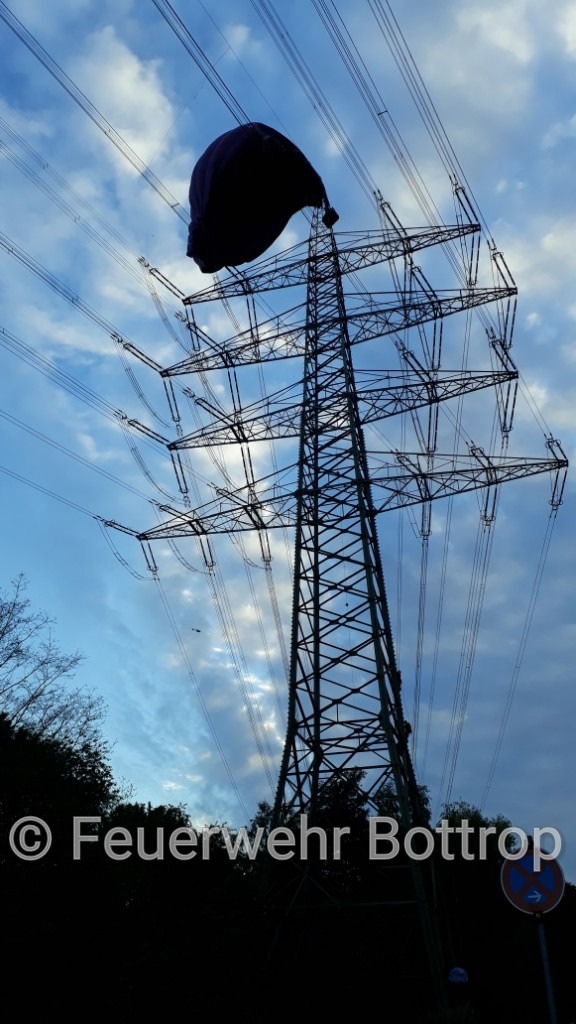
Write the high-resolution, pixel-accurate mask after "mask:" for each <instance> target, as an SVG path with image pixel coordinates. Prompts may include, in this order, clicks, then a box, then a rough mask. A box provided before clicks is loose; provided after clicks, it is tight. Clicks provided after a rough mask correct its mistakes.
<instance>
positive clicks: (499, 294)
mask: <svg viewBox="0 0 576 1024" xmlns="http://www.w3.org/2000/svg"><path fill="white" fill-rule="evenodd" d="M454 194H455V199H456V206H457V213H458V216H457V222H456V223H455V224H454V225H448V226H445V225H443V226H436V227H430V228H418V229H405V228H404V227H403V226H402V225H401V224H400V222H399V221H398V220H397V218H396V217H395V216H394V214H393V213H392V211H391V209H390V207H389V206H388V204H386V203H384V202H383V201H382V199H381V197H378V198H379V206H380V212H381V215H382V220H383V227H382V229H381V230H379V231H370V232H364V233H362V232H349V233H347V234H346V235H344V236H341V238H342V241H341V240H340V237H339V236H338V235H335V233H334V231H333V230H332V228H329V227H326V226H324V224H323V223H322V221H321V220H320V215H319V213H318V212H315V213H314V214H313V216H312V222H311V230H310V237H309V242H308V246H307V249H303V247H302V246H296V247H295V248H294V249H293V250H288V251H287V252H286V253H282V254H280V255H279V256H276V257H271V258H268V259H264V260H262V261H261V262H259V263H256V264H254V265H253V266H252V267H251V268H250V270H249V271H248V272H247V273H239V272H238V271H234V272H232V273H230V274H229V275H228V277H226V278H225V279H224V280H222V281H216V282H215V283H214V284H213V286H211V287H209V288H207V289H205V290H203V291H201V292H197V293H195V294H194V295H192V296H190V297H189V298H184V300H183V301H184V308H185V312H186V322H187V326H188V329H189V331H190V335H191V342H192V351H191V354H190V355H189V356H188V357H187V358H186V359H184V360H183V361H182V362H180V363H177V364H175V365H173V366H170V367H168V368H165V369H163V368H162V367H161V366H160V365H159V364H157V363H155V362H154V361H153V360H152V359H151V358H150V357H149V356H147V355H145V354H144V353H141V352H139V351H138V350H137V349H136V348H135V347H134V346H133V345H132V344H128V343H125V347H126V348H127V349H129V351H130V352H131V354H132V355H134V356H137V357H139V358H141V359H142V360H143V361H144V362H145V363H146V365H148V366H150V367H152V368H153V369H155V370H157V371H158V372H159V374H160V376H161V377H162V380H163V383H164V387H165V389H166V394H167V399H168V404H169V407H170V411H171V414H172V417H173V419H174V422H175V424H176V428H177V433H178V437H177V438H176V439H175V440H172V441H170V440H169V439H167V438H164V437H161V436H160V435H158V434H156V433H154V432H153V431H151V430H150V428H148V427H145V426H142V425H141V424H139V423H137V422H136V421H134V420H131V421H130V423H129V425H130V427H132V428H134V429H139V430H141V431H143V432H144V433H145V434H146V436H147V437H148V438H154V439H155V440H157V441H158V442H159V443H160V444H162V445H164V446H165V447H166V448H167V450H168V451H169V453H170V455H171V458H172V461H173V465H174V469H175V473H176V477H177V480H178V484H179V487H180V490H181V492H182V496H183V504H184V506H185V507H184V508H183V509H181V510H177V509H174V508H172V507H170V506H166V505H164V506H161V508H162V509H163V511H164V513H165V514H166V515H167V516H168V518H167V519H166V520H165V521H164V522H163V523H162V524H161V525H159V526H155V527H153V528H152V529H149V530H146V531H144V532H140V533H138V532H137V531H135V530H132V529H126V532H128V533H131V534H133V535H134V536H137V537H138V539H139V540H140V541H141V543H142V544H143V545H144V547H145V551H146V552H147V556H148V561H149V564H150V565H151V566H152V567H153V564H154V562H153V554H152V550H151V548H150V542H153V541H154V540H156V539H161V538H162V539H164V538H169V539H176V538H182V537H194V538H196V539H197V540H198V541H199V542H200V544H201V547H202V551H203V554H204V558H205V561H206V564H207V566H208V568H211V567H212V564H213V563H212V554H211V549H210V536H211V535H212V534H233V533H235V532H242V531H257V533H258V536H259V538H260V547H261V551H262V556H263V560H264V562H265V563H268V564H269V562H270V549H269V545H268V540H267V537H268V531H269V530H271V529H274V528H275V527H280V526H287V527H293V528H295V569H294V572H295V579H294V590H293V602H292V636H291V652H290V678H289V696H288V727H287V736H286V743H285V747H284V755H283V758H282V764H281V769H280V777H279V783H278V790H277V798H276V806H275V816H276V820H278V821H279V820H280V819H282V818H284V819H286V818H287V817H291V816H293V815H297V814H299V813H305V814H308V815H312V816H314V813H315V809H316V806H317V803H318V799H319V796H320V794H321V792H322V788H323V787H324V786H325V785H326V784H327V783H328V782H330V781H331V780H332V779H333V778H334V777H335V776H337V775H338V774H339V773H342V772H343V771H345V770H347V769H349V768H359V769H361V770H362V771H363V772H364V780H365V797H366V802H367V804H368V805H370V804H372V806H377V800H376V796H377V794H378V791H379V790H380V789H381V788H382V787H383V786H384V785H386V784H391V785H392V786H393V787H394V790H395V791H396V794H397V798H398V803H399V807H400V812H401V816H402V818H403V821H404V824H405V825H406V827H409V826H410V824H414V823H418V821H419V820H420V808H419V797H418V789H417V786H416V782H415V778H414V771H413V767H412V763H411V758H410V755H409V751H408V744H407V737H406V731H405V721H404V714H403V708H402V693H401V679H400V674H399V671H398V668H397V666H396V660H395V654H394V643H393V638H392V631H391V628H390V620H389V614H388V606H387V600H386V591H385V585H384V574H383V569H382V565H381V559H380V552H379V546H378V536H377V532H376V517H377V515H378V514H379V513H380V512H382V511H385V510H388V509H391V508H404V507H407V506H411V505H420V506H422V509H423V511H422V526H421V531H422V535H423V536H424V535H426V533H427V532H429V519H430V504H431V502H432V501H433V500H434V499H436V498H439V497H444V496H451V495H455V494H458V493H463V492H466V491H471V490H478V489H483V490H484V494H485V498H484V511H483V512H482V516H483V518H484V520H485V521H486V522H489V521H490V518H491V516H492V509H493V506H494V500H495V493H496V490H497V488H498V486H499V484H500V483H503V482H506V481H509V480H513V479H519V478H523V477H527V476H532V475H534V474H540V473H544V472H551V473H552V476H553V480H554V484H553V493H552V499H551V504H553V505H554V504H556V505H557V504H559V503H560V501H561V496H562V486H563V482H562V481H563V476H562V473H564V476H565V469H566V466H567V462H566V459H565V457H564V454H563V452H562V449H561V448H560V446H559V444H558V442H557V441H554V440H552V439H549V440H548V441H547V447H548V456H547V457H546V458H540V459H532V458H513V457H511V456H509V455H508V454H500V455H490V454H488V453H486V452H485V450H484V449H483V448H482V447H479V446H475V445H469V447H468V451H467V453H466V454H465V455H463V454H460V453H455V452H453V453H451V454H447V455H442V454H440V453H439V452H438V450H437V430H438V409H439V405H440V403H442V402H446V401H449V400H450V399H459V398H460V397H462V396H464V395H466V394H470V393H471V392H474V391H479V390H482V389H487V388H490V389H493V390H494V391H495V393H496V404H497V409H498V418H499V423H500V431H501V434H502V437H503V438H504V440H505V443H506V445H507V439H508V435H509V433H510V430H511V427H512V416H513V411H514V406H515V400H516V388H517V378H518V373H517V370H516V368H515V366H514V363H513V361H512V359H511V355H510V346H511V339H512V329H513V323H514V308H515V297H516V287H515V284H514V282H513V280H512V278H511V277H510V274H509V271H508V269H507V267H506V264H505V263H504V261H503V259H502V257H501V255H500V253H498V252H497V251H495V250H492V251H491V261H492V269H493V277H494V284H493V286H492V287H479V285H478V283H477V269H478V255H479V249H478V244H477V241H478V236H479V232H480V227H479V224H477V223H476V222H474V220H473V218H472V216H471V208H470V206H469V204H468V202H467V199H466V197H465V194H464V192H463V190H462V189H461V188H460V187H459V186H457V185H456V184H455V187H454ZM454 242H456V243H457V244H458V245H459V247H460V249H461V251H463V252H467V263H466V265H465V279H464V286H463V287H459V288H455V289H452V290H447V289H446V290H443V291H441V292H438V291H435V290H434V289H433V288H432V287H431V285H430V284H429V283H428V281H427V280H426V278H425V277H424V275H423V274H422V273H421V271H420V270H419V269H418V268H417V267H416V266H415V263H414V256H415V254H416V253H418V252H419V251H421V250H424V249H427V248H428V247H430V246H444V247H447V246H449V245H451V244H452V243H454ZM395 260H401V261H403V265H404V279H403V282H402V283H400V282H399V280H398V275H396V277H397V287H396V290H395V291H393V292H370V291H367V290H365V289H362V288H360V289H358V288H357V289H356V290H355V291H352V292H351V293H348V294H346V295H345V294H344V289H343V281H344V280H346V279H347V277H348V276H349V275H355V274H357V272H358V271H361V270H363V269H365V268H370V267H377V266H378V265H381V264H385V263H391V262H392V261H395ZM151 274H152V275H154V276H156V277H157V279H159V280H160V281H161V282H162V283H163V284H165V285H168V286H170V283H169V282H167V281H166V279H165V278H164V277H163V275H161V274H159V273H158V272H156V271H154V270H152V271H151ZM302 285H305V287H306V299H305V302H304V303H303V304H302V305H301V306H296V307H294V308H293V309H292V310H290V311H289V313H290V316H289V317H285V316H284V315H280V316H272V317H271V318H270V319H268V320H265V321H264V322H259V320H258V314H257V310H256V305H255V301H254V300H255V297H256V296H259V295H260V296H262V295H264V294H265V293H266V292H269V291H277V290H279V289H283V288H290V287H294V286H302ZM170 287H171V288H172V290H173V292H177V289H175V288H174V287H173V286H170ZM237 297H243V298H244V299H245V300H246V303H247V306H248V319H249V327H248V328H246V329H244V330H241V329H239V330H238V333H237V334H236V335H235V336H234V337H232V338H230V339H229V340H228V341H227V342H225V343H221V342H217V341H215V340H214V339H212V338H211V337H210V336H209V335H208V334H207V333H206V331H204V330H201V329H200V328H199V327H198V326H197V322H196V317H195V314H194V310H195V309H198V308H200V307H201V304H203V303H206V302H214V301H217V302H220V303H224V304H225V305H227V306H228V308H229V305H228V304H229V301H230V299H233V298H237ZM487 304H492V305H495V306H496V318H495V322H496V324H497V331H495V330H494V328H493V327H490V326H488V327H487V328H486V333H487V340H488V345H489V348H490V351H491V357H492V363H493V367H494V368H493V369H491V370H479V371H470V370H465V371H449V372H447V371H445V370H444V369H443V368H442V366H441V336H442V325H443V323H444V321H445V319H446V318H447V317H449V316H452V315H454V314H459V313H462V312H464V311H466V310H470V309H472V308H474V307H481V306H485V305H487ZM294 310H295V311H296V312H294ZM295 317H296V319H295ZM427 324H431V325H432V329H433V336H432V343H431V345H430V346H429V349H428V354H427V357H426V359H425V360H424V361H422V359H419V358H417V357H416V355H415V354H414V353H413V352H411V351H410V350H409V349H408V348H407V347H406V345H405V344H403V343H399V342H398V341H397V339H398V338H399V337H400V336H401V334H402V333H403V332H405V331H406V330H409V329H411V328H416V329H418V330H422V329H423V325H427ZM238 327H239V325H238ZM385 336H393V337H394V338H395V339H396V344H397V348H398V349H399V351H400V354H401V358H402V362H403V369H402V371H401V372H397V373H396V375H394V374H393V373H391V372H390V371H388V370H385V371H383V372H382V373H381V374H376V375H375V376H372V377H370V378H368V383H367V382H366V380H367V379H366V377H365V375H364V377H363V382H362V383H361V384H360V385H359V384H358V383H357V375H356V376H355V370H354V366H353V359H352V350H353V347H354V346H357V345H359V344H361V343H363V342H366V341H370V340H373V339H381V338H384V337H385ZM119 340H120V341H121V340H122V339H119ZM295 357H299V358H300V359H302V360H303V363H304V372H303V377H302V380H301V381H300V382H299V384H300V386H301V392H298V391H297V390H295V391H294V392H293V397H289V394H290V393H289V392H287V390H286V389H285V388H284V389H282V391H281V392H278V393H276V394H272V395H268V396H266V397H265V398H263V399H262V400H261V401H260V402H256V403H252V404H251V405H250V407H249V411H246V410H245V409H243V408H242V404H241V399H240V394H239V390H238V382H237V380H236V378H235V373H236V368H237V367H240V366H247V365H253V366H254V365H257V364H262V365H264V364H270V363H273V362H274V361H277V360H286V359H291V358H295ZM217 369H220V370H222V369H224V370H226V372H227V374H228V378H229V381H230V382H231V394H232V398H233V409H232V411H231V412H230V413H226V412H224V411H223V409H222V407H218V406H216V405H214V403H213V402H209V401H207V400H206V399H203V398H201V397H196V399H195V400H196V402H197V404H198V406H200V407H201V408H202V409H203V410H204V411H205V412H208V414H209V416H210V418H211V423H210V424H209V425H208V426H206V427H203V428H200V429H198V430H196V431H195V432H194V433H191V434H188V435H183V432H182V428H181V419H180V414H179V412H178V403H177V396H176V390H175V388H174V385H173V380H174V378H178V377H180V376H185V375H190V374H194V373H200V374H203V373H206V372H207V371H210V370H217ZM287 396H288V397H287ZM418 409H424V410H426V413H427V429H426V430H424V431H422V430H421V445H420V450H419V451H417V452H412V453H407V452H404V451H400V450H396V451H394V452H388V453H383V455H382V456H381V457H380V459H379V460H378V458H377V459H376V463H375V464H376V468H374V459H373V465H372V470H371V471H370V469H369V465H368V460H367V452H366V447H365V441H364V433H363V429H364V427H365V426H366V424H372V423H374V422H378V421H380V420H383V419H385V418H387V417H390V416H395V415H397V414H399V413H403V412H409V413H414V411H415V410H418ZM282 438H298V440H299V456H298V463H297V482H296V483H295V484H290V483H289V484H286V483H285V482H284V480H285V477H284V476H281V477H279V476H278V473H272V474H270V475H269V477H267V478H264V479H262V480H258V481H257V480H255V479H254V475H253V470H252V460H251V456H250V446H251V445H252V444H254V443H256V442H259V441H261V440H268V441H271V440H272V441H273V440H277V439H282ZM226 444H234V445H237V446H239V448H240V450H241V452H242V459H243V465H244V470H245V478H246V482H245V485H244V486H240V487H238V488H234V489H231V488H230V487H218V488H215V496H214V499H213V500H212V501H211V502H208V503H207V504H204V505H202V506H201V507H198V508H194V509H191V508H190V501H189V496H188V486H187V482H186V470H185V465H184V464H183V461H182V458H181V455H182V453H183V452H185V451H186V450H187V449H193V448H206V447H210V446H221V445H226ZM375 486H376V487H377V490H378V498H377V499H375V498H374V497H373V490H374V487H375ZM110 525H113V526H115V527H117V526H118V524H117V523H110ZM120 528H121V529H125V528H123V527H120Z"/></svg>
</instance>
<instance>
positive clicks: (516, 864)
mask: <svg viewBox="0 0 576 1024" xmlns="http://www.w3.org/2000/svg"><path fill="white" fill-rule="evenodd" d="M536 852H537V851H534V850H528V853H526V854H525V855H524V856H523V857H521V858H520V859H519V860H505V861H504V864H503V865H502V872H501V875H500V881H501V884H502V889H503V891H504V895H505V896H507V898H508V899H509V900H510V903H512V905H513V906H514V907H516V908H517V910H523V911H524V913H525V914H546V913H547V912H548V911H549V910H553V909H554V907H555V906H556V905H557V904H558V903H560V900H561V899H562V896H563V895H564V872H563V871H562V868H561V867H560V865H559V863H558V861H556V860H542V861H538V860H536V863H538V864H540V865H541V867H540V869H539V870H536V868H535V867H534V863H535V853H536ZM540 856H541V854H540Z"/></svg>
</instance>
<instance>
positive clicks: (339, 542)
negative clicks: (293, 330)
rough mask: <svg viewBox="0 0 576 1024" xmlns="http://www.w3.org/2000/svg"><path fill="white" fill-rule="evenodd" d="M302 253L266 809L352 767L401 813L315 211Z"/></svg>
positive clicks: (366, 515) (297, 804)
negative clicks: (281, 688) (271, 780)
mask: <svg viewBox="0 0 576 1024" xmlns="http://www.w3.org/2000/svg"><path fill="white" fill-rule="evenodd" d="M308 260H309V263H308V265H309V275H308V284H307V301H306V330H305V354H304V375H303V395H302V413H301V415H302V421H301V429H300V442H299V443H300V451H299V459H298V488H297V492H296V498H297V513H296V518H297V524H296V540H295V578H294V595H293V608H292V642H291V652H290V680H289V697H288V701H289V705H288V729H287V736H286V744H285V748H284V756H283V759H282V765H281V769H280V778H279V783H278V795H277V800H276V808H275V818H276V820H278V821H279V820H281V819H282V818H285V817H286V816H288V817H291V816H292V814H293V813H294V811H297V812H307V813H309V814H310V813H311V814H312V815H313V814H314V810H315V808H316V806H317V803H318V797H319V793H320V792H321V790H322V788H323V786H325V784H326V783H327V782H330V781H332V779H333V778H334V776H335V775H337V774H338V773H340V772H342V771H343V770H344V769H347V768H349V767H355V768H361V769H362V770H363V771H364V772H365V773H366V775H365V779H366V783H367V788H366V796H367V798H370V796H372V797H374V795H375V793H376V792H377V791H378V789H379V788H380V787H381V786H382V785H384V784H385V783H386V782H387V781H393V783H394V785H395V789H396V791H397V793H398V797H399V800H400V804H401V806H402V807H403V809H404V812H405V815H406V817H407V818H408V819H410V818H412V817H413V816H417V815H416V814H415V812H416V808H417V803H418V796H417V790H416V785H415V780H414V773H413V771H412V764H411V761H410V757H409V754H408V747H407V743H406V736H405V727H404V715H403V712H402V700H401V684H400V675H399V672H398V669H397V667H396V661H395V654H394V644H393V640H392V631H391V628H390V620H389V615H388V605H387V599H386V591H385V586H384V577H383V572H382V565H381V561H380V551H379V546H378V537H377V534H376V513H375V508H374V503H373V501H372V489H371V485H370V474H369V470H368V463H367V456H366V448H365V443H364V435H363V428H362V420H361V415H360V410H359V405H358V393H357V388H356V383H355V377H354V367H353V362H352V350H351V343H350V335H349V330H348V320H347V313H346V305H345V300H344V293H343V288H342V270H341V264H340V257H339V253H338V247H337V244H336V239H335V236H334V233H333V231H332V230H331V229H327V228H324V227H323V225H322V224H321V222H320V220H319V217H318V215H316V216H315V217H314V219H313V222H312V228H311V232H310V243H309V255H308ZM410 805H412V814H410V813H408V808H409V806H410Z"/></svg>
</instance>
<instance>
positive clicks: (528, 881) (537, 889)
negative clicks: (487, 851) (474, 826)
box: [500, 848, 564, 1024]
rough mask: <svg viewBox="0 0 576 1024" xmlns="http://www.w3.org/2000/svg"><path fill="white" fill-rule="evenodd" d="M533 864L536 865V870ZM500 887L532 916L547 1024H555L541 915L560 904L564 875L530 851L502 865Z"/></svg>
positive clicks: (554, 864) (552, 993)
mask: <svg viewBox="0 0 576 1024" xmlns="http://www.w3.org/2000/svg"><path fill="white" fill-rule="evenodd" d="M535 864H538V865H539V867H538V869H537V868H536V867H535ZM500 883H501V885H502V890H503V892H504V895H505V896H506V898H507V899H508V900H510V903H511V904H512V905H513V906H514V907H516V909H517V910H522V911H523V913H525V914H532V915H533V916H534V919H535V921H536V924H537V926H538V939H539V942H540V953H541V956H542V967H543V969H544V981H545V984H546V995H547V998H548V1009H549V1011H550V1024H557V1021H558V1018H557V1016H556V1006H555V1003H554V990H553V988H552V977H551V974H550V963H549V961H548V949H547V946H546V935H545V933H544V920H543V917H542V915H543V914H546V913H548V911H549V910H553V909H554V907H556V906H557V905H558V904H559V903H560V900H561V899H562V896H563V895H564V872H563V871H562V868H561V867H560V865H559V863H558V861H556V860H544V859H543V858H542V852H541V851H539V850H535V849H533V848H530V849H529V850H528V852H527V853H525V854H524V856H523V857H520V858H519V859H518V860H505V861H504V864H503V865H502V872H501V874H500Z"/></svg>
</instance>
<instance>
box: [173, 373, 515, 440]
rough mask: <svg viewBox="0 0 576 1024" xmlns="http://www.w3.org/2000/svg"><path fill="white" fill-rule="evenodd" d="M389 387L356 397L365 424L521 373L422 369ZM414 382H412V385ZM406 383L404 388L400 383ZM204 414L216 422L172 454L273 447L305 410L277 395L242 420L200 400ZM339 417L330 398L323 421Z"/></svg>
mask: <svg viewBox="0 0 576 1024" xmlns="http://www.w3.org/2000/svg"><path fill="white" fill-rule="evenodd" d="M381 376H382V377H385V378H386V379H387V381H388V383H387V384H385V385H382V386H378V385H375V384H373V385H372V386H370V387H358V388H357V389H356V394H357V397H358V404H359V406H360V407H361V417H362V422H363V423H364V424H366V423H375V422H378V421H379V420H383V419H387V418H388V417H390V416H396V415H399V414H400V413H403V412H411V411H412V410H414V409H418V408H421V407H425V406H429V405H430V404H431V403H435V402H445V401H448V400H449V399H451V398H458V397H459V396H460V395H464V394H469V393H471V392H473V391H480V390H481V389H483V388H489V387H494V386H495V385H497V384H504V383H507V382H508V381H510V380H516V379H517V377H518V373H517V371H515V370H496V371H485V372H478V373H474V372H473V371H454V372H446V373H442V374H438V373H431V372H430V371H429V370H427V369H426V368H424V367H422V368H420V370H419V371H418V372H417V373H416V372H412V374H411V375H410V374H407V373H405V372H402V371H398V373H397V374H396V375H394V374H392V373H388V374H386V375H384V374H382V375H381ZM410 377H412V379H410ZM395 380H401V383H394V381H395ZM195 401H196V403H197V404H198V405H199V406H200V408H203V409H205V410H206V411H208V412H209V413H210V414H211V415H212V416H213V418H214V422H213V423H211V424H208V425H207V426H204V427H201V428H200V429H198V430H196V431H194V433H192V434H186V435H185V436H184V437H179V438H178V439H177V440H176V441H172V442H170V444H169V445H168V447H169V448H170V449H173V450H176V449H184V448H203V447H205V446H210V445H222V444H238V443H252V442H255V441H273V440H279V439H281V438H290V437H297V436H298V433H299V431H300V421H301V416H302V406H301V402H300V400H299V399H296V397H291V398H287V397H286V394H285V392H283V393H282V395H281V397H280V398H279V399H278V400H276V398H275V396H274V395H271V396H269V397H268V398H266V399H263V400H262V401H261V402H259V403H255V404H254V405H253V406H251V407H249V409H247V410H246V409H245V412H244V415H243V416H241V417H238V416H234V415H225V414H224V413H223V412H222V411H221V410H219V409H217V408H216V407H215V406H214V405H212V404H211V403H209V402H207V401H205V400H204V399H202V398H196V399H195ZM333 411H334V406H333V399H332V396H330V397H329V398H328V399H326V400H325V402H324V403H323V405H322V406H321V407H320V412H321V414H322V416H323V419H325V418H326V414H327V413H328V414H330V413H332V412H333ZM338 419H340V421H341V420H342V414H341V412H338V411H337V412H336V414H335V415H334V423H333V425H334V426H336V425H337V422H338Z"/></svg>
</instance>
